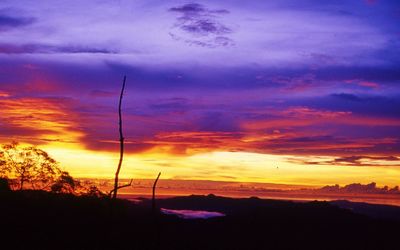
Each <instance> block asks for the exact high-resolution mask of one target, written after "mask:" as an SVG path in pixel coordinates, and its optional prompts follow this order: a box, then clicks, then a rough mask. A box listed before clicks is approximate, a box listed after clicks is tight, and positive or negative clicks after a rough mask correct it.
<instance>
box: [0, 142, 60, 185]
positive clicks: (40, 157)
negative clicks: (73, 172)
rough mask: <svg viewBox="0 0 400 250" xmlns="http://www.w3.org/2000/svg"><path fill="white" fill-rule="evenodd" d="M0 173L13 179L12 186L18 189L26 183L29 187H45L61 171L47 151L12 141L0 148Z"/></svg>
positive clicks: (51, 182)
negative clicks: (22, 145)
mask: <svg viewBox="0 0 400 250" xmlns="http://www.w3.org/2000/svg"><path fill="white" fill-rule="evenodd" d="M0 175H1V176H2V177H7V178H9V179H11V180H13V182H14V185H13V186H14V187H16V188H17V189H20V190H22V189H24V188H26V186H27V185H29V188H31V189H47V188H49V187H50V186H51V185H52V184H53V183H54V182H55V181H56V180H57V178H58V177H59V176H60V175H62V171H61V169H60V168H59V166H58V163H57V161H56V160H54V159H53V158H51V157H50V156H49V154H48V153H47V152H45V151H43V150H41V149H38V148H36V147H33V146H29V147H21V146H20V145H19V144H18V143H16V142H12V143H10V144H5V145H3V146H2V147H1V149H0Z"/></svg>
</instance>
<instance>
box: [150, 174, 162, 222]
mask: <svg viewBox="0 0 400 250" xmlns="http://www.w3.org/2000/svg"><path fill="white" fill-rule="evenodd" d="M160 175H161V172H160V173H158V175H157V178H156V180H155V181H154V184H153V196H152V199H151V210H152V212H153V214H155V213H156V186H157V182H158V179H159V178H160Z"/></svg>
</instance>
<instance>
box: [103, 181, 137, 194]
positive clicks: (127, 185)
mask: <svg viewBox="0 0 400 250" xmlns="http://www.w3.org/2000/svg"><path fill="white" fill-rule="evenodd" d="M132 182H133V179H131V181H130V182H129V183H128V184H125V185H121V186H118V187H117V190H118V189H121V188H126V187H130V186H132ZM114 193H115V189H113V190H111V191H110V192H109V193H108V194H109V196H110V197H111V195H112V194H114Z"/></svg>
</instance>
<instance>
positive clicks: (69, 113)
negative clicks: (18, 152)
mask: <svg viewBox="0 0 400 250" xmlns="http://www.w3.org/2000/svg"><path fill="white" fill-rule="evenodd" d="M399 24H400V2H399V1H397V0H337V1H332V0H330V1H319V0H304V1H295V0H279V1H251V2H244V1H238V0H226V1H195V2H190V1H170V0H166V1H148V0H147V1H144V0H137V1H125V0H119V1H110V0H97V1H95V0H91V1H76V0H70V1H61V0H52V1H50V0H48V1H45V0H38V1H27V0H20V1H13V0H0V143H9V142H11V141H18V142H21V143H22V144H33V145H37V146H38V147H40V148H43V149H45V150H46V151H48V152H49V153H50V154H51V155H52V156H53V157H54V158H55V159H56V160H58V161H59V162H60V164H61V165H62V167H63V168H65V169H66V170H68V171H70V172H71V174H72V175H74V176H79V177H105V178H112V176H113V174H114V171H115V169H116V165H117V162H118V150H119V145H118V113H117V112H118V110H117V105H118V97H119V91H120V88H121V84H122V79H123V76H124V75H126V76H127V87H126V92H125V99H124V102H123V114H124V135H125V138H126V148H127V151H126V160H125V162H124V166H123V169H122V172H121V175H122V176H123V177H126V178H154V177H155V176H156V175H157V173H158V172H159V171H161V172H162V173H163V175H162V176H163V178H171V179H190V180H222V181H224V180H225V181H248V182H272V183H282V184H299V185H327V184H336V183H338V184H348V183H352V182H362V183H367V182H371V181H376V182H377V183H378V184H379V185H391V186H394V185H397V184H399V183H400V25H399Z"/></svg>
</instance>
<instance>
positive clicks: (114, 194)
mask: <svg viewBox="0 0 400 250" xmlns="http://www.w3.org/2000/svg"><path fill="white" fill-rule="evenodd" d="M125 83H126V76H124V81H123V83H122V89H121V94H120V96H119V104H118V116H119V145H120V149H119V162H118V167H117V171H116V172H115V180H114V189H113V190H112V191H111V192H112V198H113V199H114V200H115V199H117V193H118V189H119V188H121V187H119V186H118V178H119V172H120V171H121V166H122V161H123V160H124V135H123V130H122V109H121V108H122V98H123V97H124V91H125Z"/></svg>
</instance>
